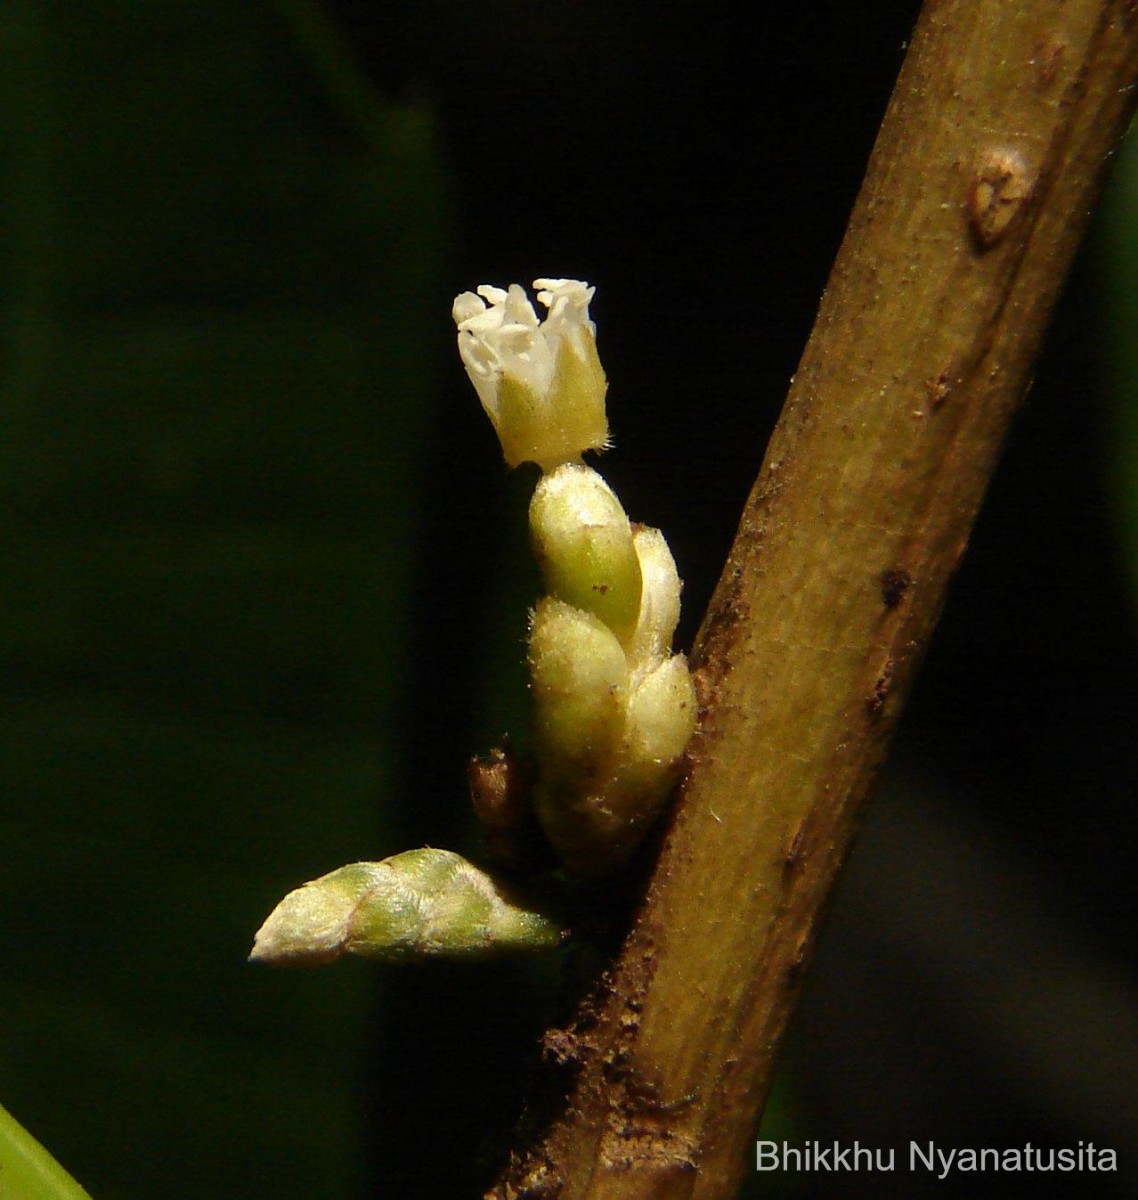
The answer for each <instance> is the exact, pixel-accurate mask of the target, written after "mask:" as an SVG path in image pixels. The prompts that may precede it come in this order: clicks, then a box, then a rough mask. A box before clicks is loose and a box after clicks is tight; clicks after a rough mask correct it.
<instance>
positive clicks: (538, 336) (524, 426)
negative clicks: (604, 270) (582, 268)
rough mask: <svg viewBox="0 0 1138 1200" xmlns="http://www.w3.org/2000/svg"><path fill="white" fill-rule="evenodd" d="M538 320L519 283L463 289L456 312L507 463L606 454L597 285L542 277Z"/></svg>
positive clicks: (464, 351) (462, 346)
mask: <svg viewBox="0 0 1138 1200" xmlns="http://www.w3.org/2000/svg"><path fill="white" fill-rule="evenodd" d="M534 286H535V287H538V288H541V289H542V290H541V291H539V292H538V295H537V298H538V300H539V301H540V302H541V303H542V304H544V305H545V307H546V308H548V310H549V313H548V315H547V316H546V318H545V319H544V320H543V321H539V320H538V317H537V314H536V313H535V312H534V309H533V305H532V304H531V303H530V302H529V300H528V299H527V298H526V294H525V292H524V290H523V289H522V288H521V286H520V285H519V284H516V283H515V284H511V285H510V287H509V289H507V290H503V289H502V288H497V287H491V286H490V285H489V284H483V285H482V286H481V287H480V288H479V289H478V292H477V294H475V293H474V292H463V293H462V295H460V296H458V297H457V298H456V299H455V302H454V306H453V309H452V313H453V316H454V320H455V323H456V324H457V326H458V349H459V354H460V355H461V356H462V362H463V365H464V366H465V367H466V373H467V375H468V376H469V377H470V381H471V383H473V384H474V389H475V391H476V392H477V393H478V398H479V399H480V400H481V401H482V407H483V408H484V409H485V410H486V415H487V416H488V417H489V418H490V420H491V422H492V423H493V425H494V429H495V431H496V432H497V434H498V440H499V441H500V442H501V444H502V453H503V455H504V456H505V459H506V462H507V463H508V464H509V465H510V466H511V467H515V466H517V465H518V464H519V463H523V462H535V463H537V464H538V465H539V466H540V467H541V469H542V470H543V471H548V470H552V469H553V468H554V467H556V466H558V465H560V464H561V463H564V462H570V461H572V460H573V459H576V458H579V457H580V456H581V454H582V453H583V452H584V451H585V450H600V449H603V448H604V446H605V444H606V442H607V441H608V421H607V418H606V416H605V390H606V387H607V384H606V382H605V375H604V371H603V370H602V369H601V361H600V358H599V357H598V356H597V345H596V336H595V334H596V330H595V327H594V325H593V323H592V321H591V320H589V301H590V300H592V298H593V290H594V289H593V288H591V287H589V286H588V285H587V284H584V283H580V282H578V281H577V280H574V279H538V280H536V281H535V284H534Z"/></svg>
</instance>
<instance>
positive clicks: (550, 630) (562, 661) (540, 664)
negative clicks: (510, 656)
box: [529, 596, 628, 789]
mask: <svg viewBox="0 0 1138 1200" xmlns="http://www.w3.org/2000/svg"><path fill="white" fill-rule="evenodd" d="M529 664H530V676H531V679H532V681H533V698H534V722H535V736H536V741H537V762H538V769H539V771H540V773H541V778H542V779H543V781H545V782H546V783H548V784H551V785H554V786H556V787H559V788H561V787H566V786H569V787H573V788H577V789H581V788H585V787H587V786H588V785H589V783H590V782H591V781H593V780H595V779H596V778H597V777H598V776H599V775H601V774H602V773H603V772H604V771H605V769H606V768H607V764H608V760H609V757H610V756H611V754H612V752H613V750H614V749H615V747H616V745H617V743H618V741H619V738H620V734H621V730H622V728H623V726H624V709H625V705H626V703H627V701H628V664H627V662H626V661H625V657H624V651H623V650H622V649H621V645H620V642H618V641H617V639H616V636H615V635H614V634H613V632H612V631H611V630H610V629H609V628H608V627H607V626H606V625H605V624H604V623H603V622H602V621H601V620H600V619H599V618H598V617H595V616H594V615H593V614H592V613H590V612H585V611H584V610H583V609H580V608H574V607H573V606H572V605H570V604H566V603H565V602H564V601H562V600H555V599H553V598H552V597H549V596H546V597H543V598H542V599H541V600H539V601H538V603H537V609H536V610H535V612H534V614H533V624H532V626H531V629H530V642H529Z"/></svg>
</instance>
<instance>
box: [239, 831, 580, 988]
mask: <svg viewBox="0 0 1138 1200" xmlns="http://www.w3.org/2000/svg"><path fill="white" fill-rule="evenodd" d="M561 941H562V930H561V926H560V924H559V923H558V922H557V921H556V920H554V919H553V918H552V917H551V916H550V915H548V914H546V913H544V912H541V911H538V910H536V909H530V908H527V907H525V906H524V905H523V904H522V903H521V902H520V899H519V897H518V896H517V895H516V894H514V893H513V891H512V890H510V889H508V888H507V887H506V886H505V885H503V884H500V883H498V882H497V881H496V880H494V879H493V878H492V877H491V876H489V875H488V874H487V873H486V872H485V871H481V870H479V869H478V868H477V867H475V866H474V865H473V864H472V863H469V862H467V861H466V859H464V858H463V857H462V856H461V855H459V854H455V853H453V852H452V851H450V850H436V849H431V848H430V847H427V848H424V849H422V850H407V851H405V852H404V853H403V854H396V855H393V856H392V857H391V858H385V859H384V860H383V861H382V862H374V863H352V864H351V865H350V866H346V867H340V868H339V869H338V870H336V871H332V872H330V873H329V874H328V875H323V876H321V877H320V878H319V879H314V880H313V881H312V882H311V883H306V884H305V885H304V886H303V887H300V888H297V889H296V891H294V892H290V893H289V894H288V895H287V896H285V898H284V899H283V900H282V901H281V902H280V904H278V905H277V907H276V908H275V909H274V910H273V911H272V913H271V914H270V915H269V918H268V920H267V921H266V922H265V923H264V925H262V926H261V928H260V929H259V930H258V931H257V935H256V938H255V939H254V942H253V951H252V953H251V954H250V955H249V957H250V959H253V960H255V961H258V962H271V963H280V964H285V965H292V964H296V965H302V966H308V965H314V964H317V963H323V962H330V961H331V960H333V959H335V958H339V957H340V955H342V954H358V955H361V956H362V957H364V958H375V959H380V960H384V961H389V962H395V961H403V960H407V959H415V958H483V957H488V956H490V955H494V954H499V953H502V952H505V951H509V950H538V949H544V948H547V947H551V946H557V945H560V943H561Z"/></svg>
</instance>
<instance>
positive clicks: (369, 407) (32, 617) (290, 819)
mask: <svg viewBox="0 0 1138 1200" xmlns="http://www.w3.org/2000/svg"><path fill="white" fill-rule="evenodd" d="M290 7H291V8H292V9H293V13H292V17H291V18H290V20H289V21H286V20H284V19H283V18H282V15H281V13H280V12H279V11H278V9H277V8H276V7H274V6H273V5H271V4H269V3H260V2H256V3H251V4H240V5H233V4H225V3H221V0H197V2H194V3H191V2H190V0H163V2H161V3H154V2H153V0H147V2H143V0H96V2H95V3H93V4H89V5H80V6H76V5H67V6H65V5H63V4H59V3H54V2H53V0H11V2H10V3H8V4H7V5H5V6H4V10H3V13H2V14H0V50H3V52H4V61H5V63H6V68H5V71H4V73H3V74H2V75H0V182H2V184H3V188H2V197H3V198H2V199H0V231H2V236H0V330H2V342H0V385H2V386H3V389H4V437H3V438H0V493H2V494H3V497H4V504H3V507H2V509H0V545H2V547H3V552H4V559H5V563H6V570H5V572H4V573H3V576H2V579H0V611H2V612H3V618H4V619H3V621H2V622H0V672H2V674H0V679H2V681H3V683H2V686H3V697H4V703H3V708H2V710H0V755H2V756H3V762H4V771H3V782H2V783H0V788H2V792H3V799H2V802H0V854H2V856H3V870H2V871H0V948H2V950H3V962H4V965H5V970H4V972H3V976H2V978H0V1012H3V1022H2V1023H0V1079H3V1081H4V1084H3V1087H4V1093H3V1099H4V1101H5V1102H6V1103H9V1104H11V1105H12V1106H13V1107H15V1108H16V1109H17V1110H18V1111H19V1112H20V1113H21V1114H22V1115H23V1116H24V1117H25V1119H26V1120H27V1121H29V1122H30V1123H31V1125H32V1127H33V1128H35V1129H36V1130H37V1132H38V1133H39V1135H40V1136H41V1137H42V1138H43V1139H44V1141H45V1143H46V1144H47V1145H48V1146H49V1147H50V1148H51V1149H52V1151H53V1152H54V1153H56V1154H58V1155H59V1156H60V1157H61V1158H62V1159H63V1160H64V1161H66V1162H68V1163H69V1164H70V1165H71V1166H72V1168H73V1169H74V1170H75V1172H76V1174H77V1175H78V1177H79V1178H81V1179H83V1180H84V1182H85V1184H86V1185H87V1186H88V1187H89V1188H90V1189H91V1191H92V1194H94V1195H96V1196H98V1197H99V1198H100V1200H113V1198H114V1197H124V1198H125V1197H152V1196H163V1197H169V1198H172V1197H210V1198H215V1197H218V1196H225V1197H227V1198H230V1197H232V1198H238V1197H243V1196H248V1197H254V1196H255V1197H264V1196H267V1195H272V1196H274V1197H277V1198H286V1197H293V1196H295V1197H312V1196H321V1197H330V1198H333V1200H334V1198H335V1197H339V1196H347V1195H350V1194H353V1192H354V1191H356V1190H357V1188H358V1184H359V1179H358V1174H359V1171H360V1165H359V1164H360V1162H361V1158H362V1155H361V1153H360V1147H361V1138H362V1133H363V1131H362V1130H361V1129H360V1128H359V1127H358V1116H357V1092H358V1089H359V1086H360V1079H361V1076H360V1072H361V1069H362V1064H363V1058H364V1055H363V1054H362V1052H361V1044H362V1041H363V1038H364V1036H365V1032H366V1024H367V1021H368V1017H369V1015H370V1013H371V1009H372V1003H373V1001H372V997H371V994H370V985H369V980H370V979H372V978H373V976H372V975H369V974H368V973H367V972H361V971H358V970H354V969H353V968H352V967H351V966H346V967H345V968H344V969H342V970H337V972H336V973H335V974H334V975H327V974H325V975H313V976H308V975H299V974H277V973H274V972H270V971H265V970H256V969H254V968H252V967H249V966H247V965H246V963H245V961H244V958H245V955H246V953H247V952H248V948H249V945H250V943H251V938H252V934H253V931H254V930H255V929H256V927H257V925H258V924H259V923H260V921H261V920H262V919H263V918H264V916H265V915H266V914H267V913H268V911H269V909H270V908H271V907H272V905H273V904H274V903H275V902H276V900H278V899H279V898H280V896H281V895H282V894H283V893H284V892H285V891H286V890H288V889H289V888H291V887H294V886H296V885H297V884H299V883H301V882H303V881H304V880H305V879H307V878H310V877H312V876H315V875H318V874H321V873H323V872H324V871H327V870H329V869H331V868H332V867H335V866H338V865H340V864H341V863H343V862H345V861H350V860H352V859H356V858H361V857H376V856H378V855H381V854H382V853H386V852H390V850H391V849H394V848H395V847H390V846H388V845H386V844H385V843H384V842H383V834H382V813H383V807H384V805H385V803H387V802H388V801H389V797H388V795H387V792H388V789H389V780H390V778H391V775H392V764H391V761H390V758H389V751H388V750H387V749H386V747H387V745H389V744H390V741H389V740H388V739H385V738H384V737H383V730H384V727H385V725H387V724H388V723H389V722H391V721H392V720H393V719H394V717H393V714H394V713H395V702H396V698H397V695H398V688H399V672H400V671H401V670H402V669H403V667H404V664H403V663H402V662H401V657H400V654H399V651H398V647H399V645H400V642H401V638H402V632H403V622H404V620H405V616H404V602H405V592H406V588H407V582H408V576H409V570H410V568H411V564H412V553H413V547H414V545H415V537H414V528H413V525H412V520H413V514H414V513H415V511H416V508H417V505H416V489H417V487H418V472H419V467H420V457H421V447H422V442H423V438H424V433H425V429H426V422H427V419H428V416H429V409H430V404H431V394H430V379H429V371H428V370H427V369H426V360H427V358H428V355H429V353H430V349H431V347H432V339H431V337H430V336H429V334H428V335H425V334H424V332H423V330H424V328H425V327H428V326H429V324H430V322H429V321H428V320H427V318H426V316H425V314H427V313H431V312H433V310H434V308H435V307H436V306H437V300H436V298H435V279H436V277H437V270H438V265H439V254H440V252H441V250H440V248H441V247H442V246H443V244H444V240H445V239H444V206H443V189H442V183H441V178H440V174H439V170H438V167H437V162H436V157H435V153H434V150H433V146H432V129H431V121H430V118H429V114H428V113H426V112H424V111H422V110H420V109H415V108H410V107H398V106H392V105H385V104H383V103H382V102H381V101H379V100H378V99H377V98H376V96H375V94H374V92H372V91H370V89H369V86H368V84H367V82H366V80H364V79H363V77H362V76H360V75H359V74H358V71H357V70H356V68H355V67H354V65H353V64H352V63H351V62H350V61H348V60H346V59H345V58H344V57H343V47H342V46H340V45H339V44H338V43H337V42H336V41H335V39H334V38H333V39H332V40H328V38H329V35H330V32H331V31H329V30H328V29H327V27H325V26H323V25H321V24H319V23H317V24H312V23H311V22H309V23H308V24H306V23H305V22H304V21H299V22H298V21H297V20H295V16H296V13H297V12H299V13H300V14H301V15H302V16H303V13H304V12H305V10H306V6H305V5H303V4H293V5H290ZM311 11H312V12H315V10H311ZM306 37H315V38H317V39H318V40H319V44H318V45H314V44H310V43H308V42H306V41H305V38H306ZM329 56H331V57H329ZM337 56H339V57H337ZM329 70H331V71H332V73H333V76H335V78H336V79H339V81H340V84H343V83H344V81H345V80H347V81H348V82H349V83H350V88H349V92H350V94H351V95H352V96H354V100H353V102H352V105H351V106H350V111H349V110H345V108H344V97H345V94H347V93H345V92H344V90H343V88H342V87H341V86H339V85H338V84H335V82H334V79H333V78H332V77H331V76H330V75H329ZM361 122H362V124H361ZM365 126H366V127H365ZM443 318H445V310H444V314H443ZM443 318H440V320H441V319H443ZM436 323H437V322H436Z"/></svg>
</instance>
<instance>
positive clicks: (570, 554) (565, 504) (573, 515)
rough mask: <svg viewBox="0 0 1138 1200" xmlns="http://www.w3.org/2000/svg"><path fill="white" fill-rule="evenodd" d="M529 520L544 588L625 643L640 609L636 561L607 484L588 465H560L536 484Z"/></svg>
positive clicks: (628, 530)
mask: <svg viewBox="0 0 1138 1200" xmlns="http://www.w3.org/2000/svg"><path fill="white" fill-rule="evenodd" d="M529 524H530V536H531V538H532V540H533V551H534V555H535V557H536V558H537V562H538V566H539V567H540V568H541V575H542V579H543V581H544V583H545V588H546V591H548V592H549V594H550V595H551V596H554V597H556V599H558V600H564V601H565V603H566V604H571V605H573V606H574V607H575V608H583V609H585V610H586V611H587V612H591V613H593V615H594V616H597V617H599V618H600V619H601V621H603V622H604V624H605V625H607V626H608V627H609V629H611V630H612V631H613V633H615V634H616V635H617V637H618V638H619V639H620V640H621V642H623V643H627V641H628V639H629V638H631V636H632V632H633V629H634V628H635V626H636V620H637V614H638V613H639V611H640V607H641V596H640V592H641V588H640V562H639V559H638V558H637V552H636V548H635V545H634V542H633V536H632V526H631V525H630V524H629V522H628V517H627V515H626V514H625V511H624V509H623V508H622V507H621V503H620V501H619V500H618V499H617V498H616V493H615V492H614V491H613V490H612V488H610V487H609V485H608V484H607V483H605V481H604V480H603V479H602V478H601V477H600V476H599V475H598V474H597V472H596V471H594V470H593V469H592V468H591V467H586V466H583V465H582V464H581V463H566V464H565V465H564V466H560V467H558V468H557V469H556V470H555V471H552V472H551V473H550V474H548V475H544V476H542V478H541V480H540V481H539V482H538V485H537V488H536V490H535V491H534V494H533V500H532V501H531V503H530V509H529Z"/></svg>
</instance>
